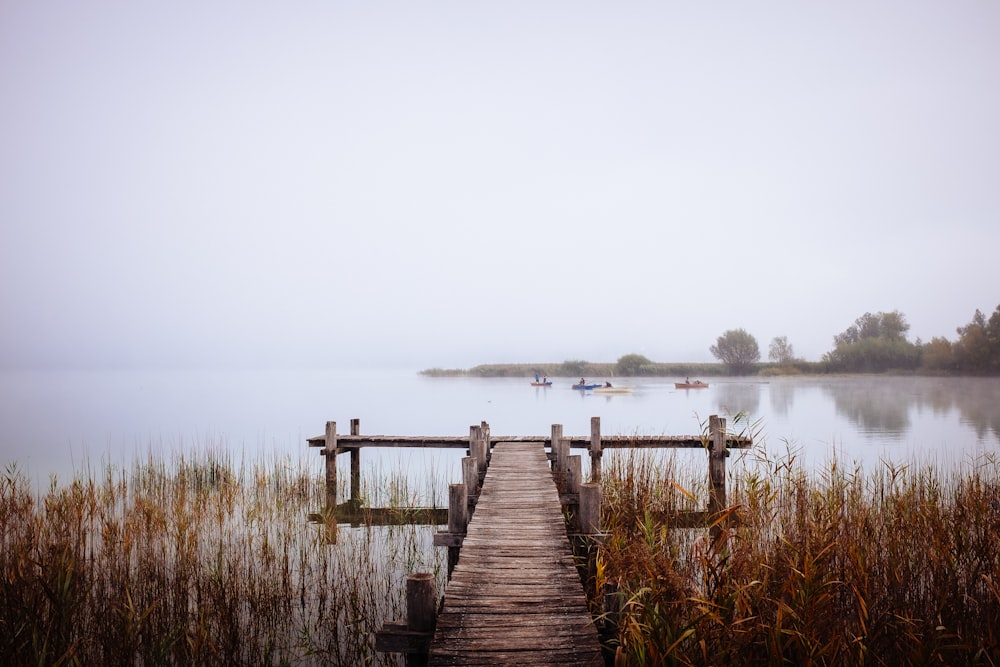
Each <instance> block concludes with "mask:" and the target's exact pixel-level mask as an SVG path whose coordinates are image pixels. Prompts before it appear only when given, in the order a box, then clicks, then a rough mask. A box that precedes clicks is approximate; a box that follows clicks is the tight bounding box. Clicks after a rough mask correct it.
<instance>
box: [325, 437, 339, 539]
mask: <svg viewBox="0 0 1000 667" xmlns="http://www.w3.org/2000/svg"><path fill="white" fill-rule="evenodd" d="M323 454H324V456H325V457H326V511H327V513H329V514H330V515H331V516H333V517H334V523H336V514H337V422H327V423H326V446H325V448H324V450H323Z"/></svg>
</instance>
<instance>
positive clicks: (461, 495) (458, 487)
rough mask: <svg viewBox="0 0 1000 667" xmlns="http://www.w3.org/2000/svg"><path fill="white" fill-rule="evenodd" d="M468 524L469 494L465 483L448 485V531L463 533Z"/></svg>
mask: <svg viewBox="0 0 1000 667" xmlns="http://www.w3.org/2000/svg"><path fill="white" fill-rule="evenodd" d="M468 525H469V496H468V489H467V488H466V486H465V484H449V485H448V532H449V533H453V534H456V535H464V534H465V530H466V528H467V527H468Z"/></svg>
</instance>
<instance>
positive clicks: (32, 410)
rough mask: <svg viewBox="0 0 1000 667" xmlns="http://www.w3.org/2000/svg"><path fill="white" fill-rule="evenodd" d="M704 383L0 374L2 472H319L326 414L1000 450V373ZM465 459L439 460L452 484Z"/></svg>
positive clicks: (950, 457) (360, 375) (384, 421)
mask: <svg viewBox="0 0 1000 667" xmlns="http://www.w3.org/2000/svg"><path fill="white" fill-rule="evenodd" d="M707 380H708V381H709V382H710V387H709V388H707V389H698V390H677V389H675V388H674V385H673V381H674V379H673V378H648V379H640V378H627V379H621V380H616V383H617V384H621V385H628V386H631V387H633V388H634V390H633V392H632V393H631V394H628V395H600V394H593V393H590V392H585V393H584V392H579V391H574V390H572V389H571V388H570V384H571V383H572V379H568V378H553V381H554V384H553V386H552V387H549V388H536V387H531V386H530V385H529V380H528V379H524V378H519V379H506V378H503V379H478V378H428V377H422V376H420V375H418V374H417V373H416V372H415V371H375V372H360V371H350V372H342V371H280V372H275V371H245V372H232V371H101V372H90V371H82V372H35V371H31V372H4V373H0V445H2V459H3V461H4V463H5V465H9V464H11V463H12V462H17V464H18V466H19V467H20V468H21V469H22V470H24V471H25V472H27V474H28V475H29V477H31V478H32V479H35V480H37V481H38V482H39V483H41V484H43V485H44V484H47V483H48V479H49V476H50V475H52V474H55V475H57V476H58V478H59V479H60V480H66V479H67V478H69V477H70V476H71V474H72V471H73V470H74V468H76V469H79V468H81V467H82V466H85V465H87V466H90V467H92V468H93V467H97V468H100V467H102V466H104V465H106V464H112V465H128V464H129V462H131V460H132V459H133V458H134V457H136V456H140V457H145V456H146V454H147V453H148V452H149V451H150V450H153V451H159V452H168V453H178V452H184V451H188V450H190V449H192V448H209V447H211V448H221V449H223V450H227V451H230V452H232V454H233V455H234V458H235V459H236V460H237V461H239V460H247V459H250V460H258V459H263V460H270V459H273V458H274V455H275V454H277V455H279V456H285V455H289V456H292V457H293V458H295V457H300V456H301V457H311V458H307V459H306V460H307V461H314V465H315V466H316V471H317V474H319V473H320V472H321V470H322V461H321V459H320V457H319V455H318V453H317V452H316V450H311V451H310V450H308V448H307V447H306V443H305V440H306V438H308V437H311V436H315V435H320V434H322V433H323V430H324V425H325V422H326V421H327V420H328V419H329V420H334V421H337V422H338V426H339V430H340V431H342V432H346V431H348V429H349V422H350V419H351V418H355V417H357V418H359V419H360V420H361V429H362V432H364V433H380V434H391V435H465V434H468V430H469V425H470V424H478V423H479V422H480V421H487V422H489V423H490V426H491V430H492V432H493V433H494V434H497V435H546V434H548V433H549V431H550V427H551V424H553V423H560V424H563V426H564V431H565V433H566V434H567V435H585V434H589V432H590V418H591V417H593V416H599V417H601V426H602V431H603V432H604V433H606V434H643V435H649V434H668V435H689V434H691V435H693V434H698V433H700V432H701V424H702V423H703V422H704V421H705V420H707V418H708V416H709V415H712V414H719V415H720V416H726V417H730V418H731V417H732V415H735V414H736V413H738V412H744V413H747V414H748V415H749V416H750V418H751V419H752V420H754V421H759V424H760V428H761V436H762V437H761V439H760V440H761V441H762V442H763V443H764V446H766V447H767V448H768V449H769V450H773V451H776V452H781V451H784V450H785V449H786V448H792V449H794V450H796V451H797V452H798V455H799V456H800V458H801V459H802V460H803V461H806V462H808V463H809V464H815V463H818V462H822V461H825V460H826V459H828V458H829V457H830V456H831V454H832V453H833V452H835V451H836V452H837V453H838V455H839V457H840V458H841V459H842V460H846V461H854V460H856V461H858V462H861V463H863V464H864V465H866V466H867V465H872V464H875V463H877V462H878V461H879V460H882V459H887V460H891V461H899V462H906V461H909V460H912V459H914V458H916V459H918V460H920V461H933V462H937V463H944V464H948V465H951V464H958V465H964V464H968V462H970V461H971V460H973V459H974V458H975V457H977V456H982V455H996V454H997V453H1000V379H997V378H921V377H917V378H910V377H907V378H897V377H807V378H769V379H767V378H725V379H715V378H707ZM373 455H374V453H373ZM384 455H385V456H388V455H389V454H388V453H385V454H384ZM391 455H392V456H393V457H395V458H396V459H397V462H398V463H400V464H401V465H402V466H404V467H408V468H411V469H419V468H421V467H422V466H425V465H426V455H425V454H423V453H421V452H392V453H391ZM365 456H366V457H367V458H366V460H369V461H370V460H372V459H371V456H369V455H368V454H366V455H365ZM460 456H461V454H460V453H455V452H452V453H448V454H446V455H445V456H444V458H443V459H435V460H436V461H438V463H436V464H435V465H438V464H440V465H441V466H443V469H442V470H439V472H440V473H441V474H443V475H446V476H449V477H453V479H452V480H451V481H456V480H457V479H458V478H459V477H460V474H459V472H457V471H458V470H460V468H457V464H456V463H455V462H456V461H457V458H458V457H460ZM453 465H455V466H456V467H455V469H454V470H452V469H451V467H452V466H453ZM445 482H447V480H445Z"/></svg>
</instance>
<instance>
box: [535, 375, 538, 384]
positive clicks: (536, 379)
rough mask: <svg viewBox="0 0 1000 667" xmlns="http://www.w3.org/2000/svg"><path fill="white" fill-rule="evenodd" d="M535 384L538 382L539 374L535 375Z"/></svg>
mask: <svg viewBox="0 0 1000 667" xmlns="http://www.w3.org/2000/svg"><path fill="white" fill-rule="evenodd" d="M535 382H538V373H535Z"/></svg>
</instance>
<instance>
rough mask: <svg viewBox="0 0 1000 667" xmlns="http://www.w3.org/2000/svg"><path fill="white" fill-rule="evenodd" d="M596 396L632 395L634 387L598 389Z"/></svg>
mask: <svg viewBox="0 0 1000 667" xmlns="http://www.w3.org/2000/svg"><path fill="white" fill-rule="evenodd" d="M594 393H595V394H631V393H632V387H607V386H605V387H598V388H597V389H595V390H594Z"/></svg>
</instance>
